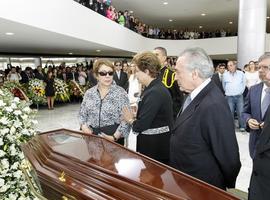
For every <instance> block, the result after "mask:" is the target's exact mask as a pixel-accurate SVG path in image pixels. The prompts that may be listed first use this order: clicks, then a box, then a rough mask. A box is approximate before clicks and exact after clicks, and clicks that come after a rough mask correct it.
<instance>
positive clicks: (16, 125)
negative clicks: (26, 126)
mask: <svg viewBox="0 0 270 200" xmlns="http://www.w3.org/2000/svg"><path fill="white" fill-rule="evenodd" d="M13 126H14V127H15V128H19V127H21V126H22V123H21V122H20V121H19V120H16V121H15V122H14V124H13Z"/></svg>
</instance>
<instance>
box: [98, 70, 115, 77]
mask: <svg viewBox="0 0 270 200" xmlns="http://www.w3.org/2000/svg"><path fill="white" fill-rule="evenodd" d="M98 74H99V75H100V76H107V74H108V75H109V76H112V75H113V72H112V71H110V72H105V71H101V72H98Z"/></svg>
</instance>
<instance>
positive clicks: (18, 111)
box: [14, 110, 22, 116]
mask: <svg viewBox="0 0 270 200" xmlns="http://www.w3.org/2000/svg"><path fill="white" fill-rule="evenodd" d="M21 114H22V111H20V110H15V111H14V115H17V116H18V115H21Z"/></svg>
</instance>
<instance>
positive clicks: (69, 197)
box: [62, 195, 76, 200]
mask: <svg viewBox="0 0 270 200" xmlns="http://www.w3.org/2000/svg"><path fill="white" fill-rule="evenodd" d="M62 200H76V198H75V197H73V196H71V195H68V197H66V196H62Z"/></svg>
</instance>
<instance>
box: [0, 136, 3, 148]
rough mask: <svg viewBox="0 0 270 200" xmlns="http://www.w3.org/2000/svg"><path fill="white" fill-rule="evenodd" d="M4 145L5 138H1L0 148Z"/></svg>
mask: <svg viewBox="0 0 270 200" xmlns="http://www.w3.org/2000/svg"><path fill="white" fill-rule="evenodd" d="M3 144H4V142H3V138H2V137H1V138H0V146H2V145H3Z"/></svg>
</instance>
